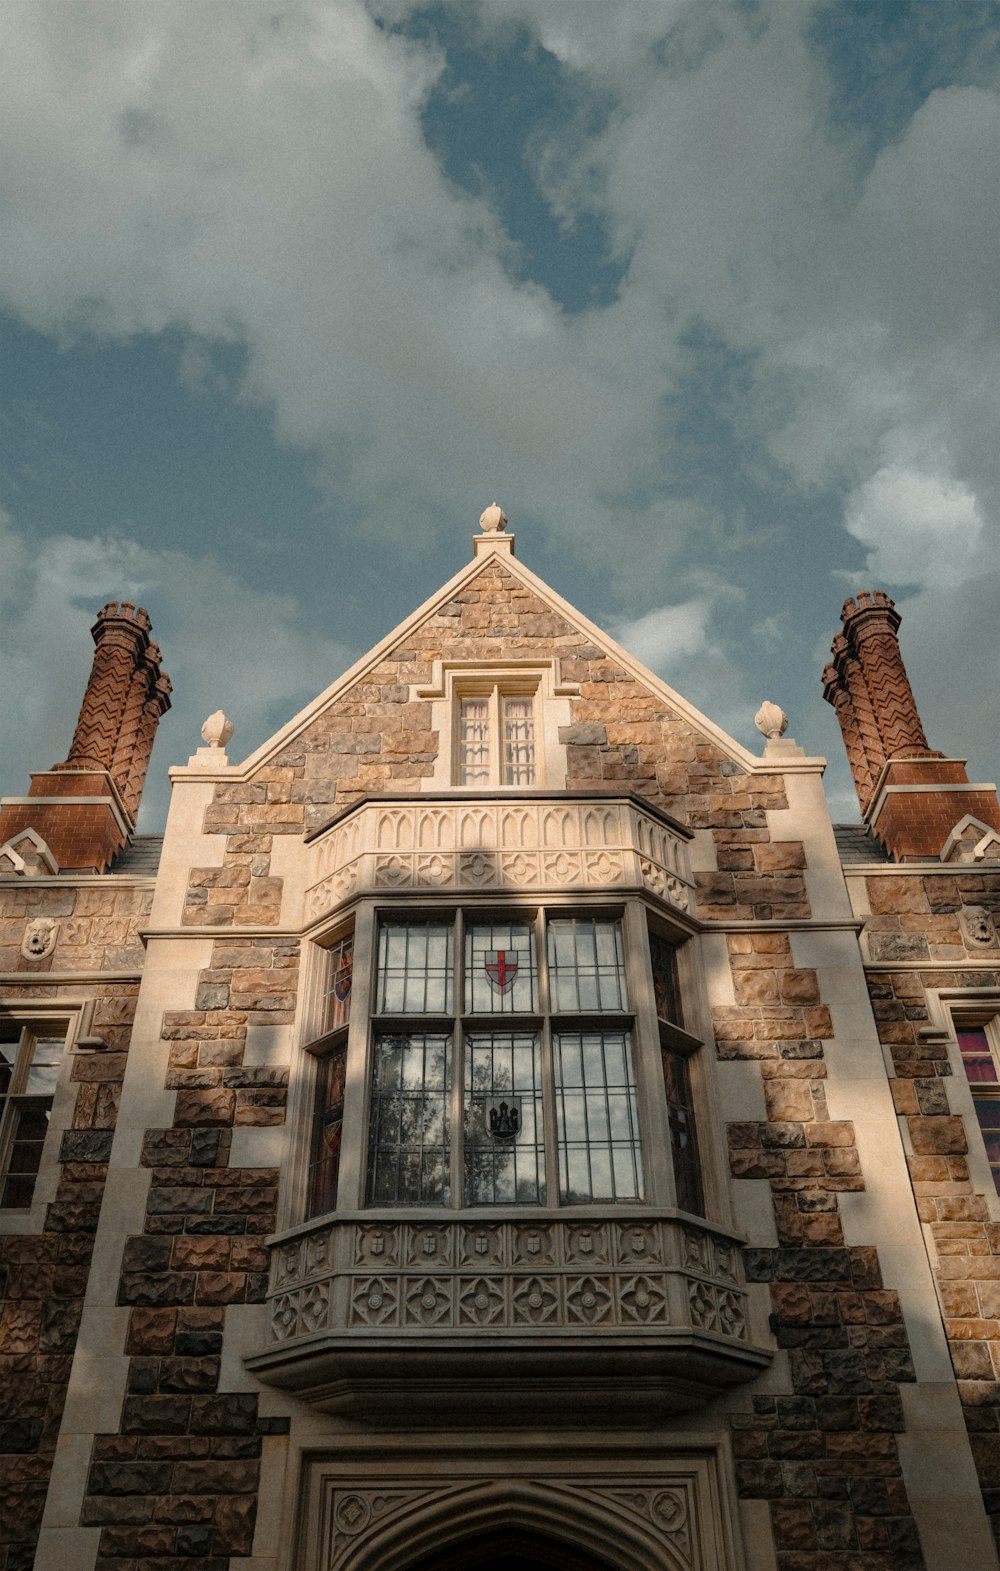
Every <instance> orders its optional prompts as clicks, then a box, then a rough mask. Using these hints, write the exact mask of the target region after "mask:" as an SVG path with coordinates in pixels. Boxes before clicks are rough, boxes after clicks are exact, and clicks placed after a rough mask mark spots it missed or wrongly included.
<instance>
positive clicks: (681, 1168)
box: [661, 1046, 705, 1216]
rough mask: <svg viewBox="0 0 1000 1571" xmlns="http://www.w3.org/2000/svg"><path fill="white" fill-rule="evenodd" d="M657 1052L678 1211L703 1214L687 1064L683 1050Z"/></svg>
mask: <svg viewBox="0 0 1000 1571" xmlns="http://www.w3.org/2000/svg"><path fill="white" fill-rule="evenodd" d="M661 1052H662V1056H663V1084H664V1089H665V1091H666V1096H667V1122H668V1124H669V1126H670V1156H671V1160H672V1161H673V1166H674V1183H675V1185H676V1187H677V1204H678V1205H679V1206H680V1208H681V1210H682V1211H693V1212H694V1214H695V1216H704V1215H705V1196H704V1193H703V1191H702V1183H701V1162H700V1160H699V1156H698V1132H697V1128H696V1125H695V1117H694V1100H693V1097H692V1095H691V1069H690V1065H689V1063H688V1059H687V1057H686V1056H685V1055H684V1054H683V1053H675V1052H673V1051H672V1050H671V1049H670V1048H669V1047H666V1046H664V1047H663V1048H662V1049H661Z"/></svg>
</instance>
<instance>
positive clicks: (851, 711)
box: [823, 589, 1000, 861]
mask: <svg viewBox="0 0 1000 1571" xmlns="http://www.w3.org/2000/svg"><path fill="white" fill-rule="evenodd" d="M841 617H842V621H843V632H840V633H837V634H836V635H835V637H834V640H833V644H832V646H831V653H832V655H833V660H832V662H831V663H830V664H829V665H828V666H826V667H825V669H824V671H823V697H824V698H825V699H826V701H827V703H829V704H832V705H833V708H834V710H835V712H836V715H837V719H838V720H839V722H840V729H841V732H842V734H843V738H844V746H845V748H846V750H847V758H848V762H849V763H850V766H851V774H852V776H853V778H854V787H855V790H856V791H857V793H858V801H859V802H860V804H861V814H862V817H863V818H864V821H865V823H866V824H867V825H868V827H869V828H870V829H871V831H872V833H873V834H874V835H875V836H876V838H877V839H879V840H881V842H882V843H883V845H884V846H885V847H886V849H887V850H888V852H889V853H890V855H891V856H893V857H894V858H895V860H897V861H905V860H907V859H909V858H911V857H930V856H939V855H940V853H941V850H942V847H943V846H944V843H945V841H946V840H947V837H948V835H949V833H950V831H951V830H952V829H953V828H954V827H955V825H956V824H957V823H958V822H959V821H960V820H961V819H962V818H964V817H965V816H966V815H967V814H972V815H973V817H975V818H976V819H977V820H979V821H980V822H981V823H983V824H986V825H989V826H990V827H991V828H994V829H1000V807H998V804H997V795H996V787H995V786H994V785H973V784H970V782H969V777H968V775H967V773H966V770H965V760H964V759H962V758H946V757H945V756H944V754H943V753H940V752H937V751H935V750H934V749H933V748H931V747H929V746H928V744H927V738H926V736H925V735H924V728H923V725H922V723H921V720H920V714H919V711H918V710H917V706H916V702H915V700H914V697H913V692H912V690H911V688H910V683H909V679H908V677H907V675H906V667H905V666H904V664H903V657H902V654H901V653H900V648H899V638H898V632H899V624H900V615H899V612H898V611H897V610H896V607H895V604H894V602H893V601H892V600H891V599H890V597H889V596H888V595H887V594H886V593H885V592H884V591H883V590H881V589H873V590H865V591H863V592H862V593H861V594H859V595H857V596H856V597H855V598H853V599H849V600H845V602H844V608H843V611H842V613H841Z"/></svg>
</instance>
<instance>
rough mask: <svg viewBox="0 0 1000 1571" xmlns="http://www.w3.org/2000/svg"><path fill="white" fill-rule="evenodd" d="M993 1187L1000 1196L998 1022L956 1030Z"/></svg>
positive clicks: (999, 1043) (999, 1034) (963, 1026)
mask: <svg viewBox="0 0 1000 1571" xmlns="http://www.w3.org/2000/svg"><path fill="white" fill-rule="evenodd" d="M956 1036H957V1037H958V1050H959V1052H960V1053H961V1055H962V1068H963V1069H964V1070H965V1078H966V1079H967V1080H968V1082H969V1088H970V1090H971V1092H972V1103H973V1106H974V1108H975V1110H976V1118H977V1120H978V1122H979V1128H980V1132H981V1134H982V1137H983V1145H984V1146H985V1147H986V1158H987V1161H988V1162H989V1164H990V1171H991V1173H992V1175H993V1184H994V1187H995V1189H996V1191H997V1193H998V1194H1000V1030H998V1024H997V1021H996V1019H993V1020H990V1021H986V1022H984V1023H983V1024H981V1025H960V1026H958V1027H957V1029H956Z"/></svg>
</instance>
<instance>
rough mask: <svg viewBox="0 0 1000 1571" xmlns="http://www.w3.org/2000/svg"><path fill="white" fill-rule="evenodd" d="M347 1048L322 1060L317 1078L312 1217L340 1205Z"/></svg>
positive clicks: (310, 1172) (311, 1183)
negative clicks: (339, 1188) (338, 1182)
mask: <svg viewBox="0 0 1000 1571" xmlns="http://www.w3.org/2000/svg"><path fill="white" fill-rule="evenodd" d="M346 1074H347V1046H346V1044H345V1045H344V1046H343V1047H338V1048H337V1049H336V1050H335V1051H334V1052H332V1053H328V1054H327V1055H326V1057H325V1058H321V1059H320V1061H319V1064H318V1066H317V1074H316V1105H315V1112H314V1114H313V1134H312V1156H311V1161H310V1168H309V1174H310V1179H309V1196H310V1203H309V1215H310V1216H320V1215H322V1213H323V1212H324V1211H332V1210H334V1208H335V1207H336V1204H337V1179H338V1177H339V1175H340V1147H341V1141H342V1137H343V1132H344V1081H345V1078H346Z"/></svg>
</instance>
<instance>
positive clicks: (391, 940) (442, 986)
mask: <svg viewBox="0 0 1000 1571" xmlns="http://www.w3.org/2000/svg"><path fill="white" fill-rule="evenodd" d="M453 933H454V924H453V923H452V922H424V921H421V922H385V923H383V925H382V926H381V927H380V929H379V939H378V991H377V999H376V1004H375V1008H376V1010H377V1011H378V1013H379V1014H382V1015H447V1014H450V1013H451V1007H452V1004H451V997H452V968H453V967H452V949H453Z"/></svg>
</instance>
